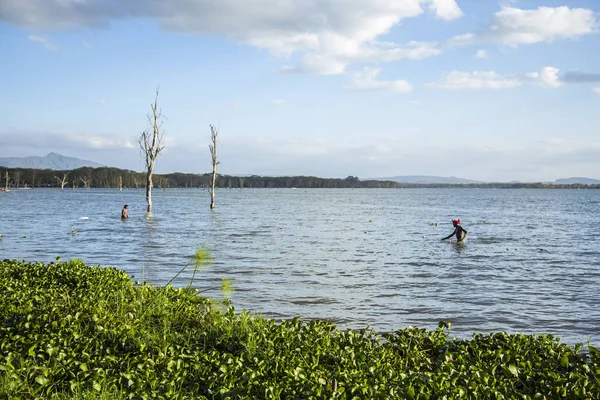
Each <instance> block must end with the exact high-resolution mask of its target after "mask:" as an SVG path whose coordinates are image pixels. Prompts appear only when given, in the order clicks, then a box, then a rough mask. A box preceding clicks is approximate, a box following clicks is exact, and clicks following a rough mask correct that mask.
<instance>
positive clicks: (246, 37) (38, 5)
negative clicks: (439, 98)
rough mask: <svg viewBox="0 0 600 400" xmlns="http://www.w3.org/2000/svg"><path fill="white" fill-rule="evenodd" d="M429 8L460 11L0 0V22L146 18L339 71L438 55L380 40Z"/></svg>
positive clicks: (405, 1) (381, 2)
mask: <svg viewBox="0 0 600 400" xmlns="http://www.w3.org/2000/svg"><path fill="white" fill-rule="evenodd" d="M426 10H430V11H431V12H433V13H434V14H435V15H436V16H438V17H439V18H442V19H453V18H457V17H458V16H460V15H461V14H462V12H461V11H460V8H459V7H458V5H457V4H456V1H455V0H401V1H389V0H320V1H306V0H253V1H251V2H248V1H245V0H220V1H217V2H215V1H213V0H196V1H189V0H170V1H168V2H164V1H156V0H137V1H135V2H118V1H100V0H86V1H82V0H20V1H18V2H7V1H6V0H4V1H0V20H5V21H8V22H10V23H13V24H17V25H21V26H24V27H27V28H34V29H51V30H64V29H69V28H74V27H99V26H103V25H107V24H108V23H110V22H111V21H113V20H118V19H131V18H140V19H142V18H144V19H153V20H155V21H156V22H158V23H159V24H160V25H161V26H162V27H163V28H164V29H168V30H172V31H179V32H185V33H198V34H214V35H222V36H226V37H229V38H230V39H232V40H234V41H236V42H239V43H245V44H249V45H253V46H256V47H259V48H262V49H266V50H268V51H269V52H271V53H272V54H275V55H278V56H291V55H298V56H299V57H300V58H301V59H302V65H300V66H294V67H290V68H287V69H286V70H287V71H294V72H310V73H321V74H340V73H343V72H344V71H345V68H346V66H347V65H350V64H352V63H366V62H378V61H392V60H398V59H421V58H425V57H431V56H435V55H438V54H440V52H441V50H439V49H438V48H437V45H436V44H435V43H417V42H414V43H409V44H408V45H406V46H400V45H398V44H395V43H380V42H378V38H379V37H380V36H382V35H385V34H386V33H388V32H389V31H390V30H391V29H392V28H393V27H394V26H397V25H398V24H400V23H401V22H402V20H404V19H407V18H414V17H417V16H420V15H422V14H423V13H424V12H425V11H426Z"/></svg>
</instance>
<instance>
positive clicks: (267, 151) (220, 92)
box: [0, 0, 600, 181]
mask: <svg viewBox="0 0 600 400" xmlns="http://www.w3.org/2000/svg"><path fill="white" fill-rule="evenodd" d="M599 12H600V2H599V1H596V0H569V1H566V0H563V1H554V0H540V1H537V0H527V1H525V0H520V1H519V0H517V1H508V0H507V1H494V0H478V1H475V0H456V1H455V0H396V1H393V0H220V1H218V2H215V1H212V0H170V1H169V2H164V1H160V0H137V1H135V2H133V1H130V2H129V1H127V2H125V1H117V0H0V54H1V59H2V62H0V89H1V92H2V96H0V110H2V118H0V156H17V157H20V156H32V155H37V156H42V155H45V154H47V153H49V152H51V151H54V152H58V153H61V154H64V155H68V156H75V157H79V158H84V159H89V160H92V161H96V162H100V163H103V164H107V165H110V166H116V167H120V168H129V169H133V170H138V171H141V170H142V169H143V160H142V157H141V155H140V151H139V147H138V145H137V136H138V134H139V132H141V131H142V130H143V129H145V128H146V127H147V126H146V114H147V113H148V112H149V111H150V103H151V102H152V100H153V98H154V92H155V90H156V88H157V86H158V87H160V97H159V104H160V107H161V109H162V112H163V114H164V115H165V116H166V120H165V122H164V128H165V136H164V144H166V147H165V150H164V152H163V153H162V154H161V156H160V158H159V159H158V161H157V164H156V169H157V172H174V171H181V172H200V173H203V172H209V171H210V169H211V166H210V160H209V152H208V142H209V134H210V131H209V124H214V125H216V126H217V127H219V130H220V133H219V146H218V150H219V159H220V161H221V165H220V168H219V170H220V172H221V173H224V174H259V175H316V176H321V177H346V176H348V175H355V176H359V177H361V178H369V177H388V176H395V175H441V176H458V177H463V178H471V179H479V180H486V181H511V180H521V181H540V180H554V179H557V178H563V177H570V176H586V177H591V178H600V135H599V134H598V128H599V127H600V67H598V66H600V52H599V51H598V49H599V48H600V37H599V35H598V29H599V26H600V25H599V21H600V18H599Z"/></svg>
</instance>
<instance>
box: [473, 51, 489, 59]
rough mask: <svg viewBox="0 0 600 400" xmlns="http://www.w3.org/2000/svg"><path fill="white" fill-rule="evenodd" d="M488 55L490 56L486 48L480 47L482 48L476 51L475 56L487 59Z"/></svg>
mask: <svg viewBox="0 0 600 400" xmlns="http://www.w3.org/2000/svg"><path fill="white" fill-rule="evenodd" d="M487 56H488V55H487V51H485V50H484V49H480V50H477V52H476V53H475V55H474V56H473V57H475V58H483V59H486V58H487Z"/></svg>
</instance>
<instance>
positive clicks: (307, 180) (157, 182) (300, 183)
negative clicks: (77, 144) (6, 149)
mask: <svg viewBox="0 0 600 400" xmlns="http://www.w3.org/2000/svg"><path fill="white" fill-rule="evenodd" d="M0 170H1V172H2V176H1V178H3V179H1V180H0V187H2V188H8V189H9V190H13V189H21V188H36V189H37V188H60V187H61V180H62V179H63V178H65V181H66V184H65V185H64V190H68V189H69V190H73V189H74V188H75V189H77V188H79V189H81V188H119V187H121V186H122V187H123V188H124V189H126V188H129V189H142V188H144V182H145V175H146V174H145V172H136V171H130V170H123V169H119V168H111V167H99V168H91V167H82V168H77V169H74V170H64V171H58V170H49V169H43V170H40V169H28V168H5V167H4V168H3V167H1V166H0ZM6 173H7V174H8V177H9V179H8V183H7V182H6V179H5V177H6ZM210 182H211V174H210V173H205V174H189V173H179V172H175V173H169V174H155V175H154V177H153V185H154V188H155V190H160V189H174V188H178V189H185V188H207V187H209V186H210ZM216 186H217V188H221V189H223V188H226V189H227V188H230V189H241V188H244V189H251V188H252V189H284V188H288V189H291V188H297V189H421V188H435V189H445V188H464V189H600V184H583V183H544V182H510V183H501V182H491V183H482V182H476V183H471V182H469V183H404V182H396V181H391V180H374V179H370V180H361V179H359V178H358V177H356V176H348V177H347V178H319V177H315V176H258V175H250V176H243V177H242V176H231V175H218V177H217V184H216Z"/></svg>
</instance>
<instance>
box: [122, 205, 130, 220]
mask: <svg viewBox="0 0 600 400" xmlns="http://www.w3.org/2000/svg"><path fill="white" fill-rule="evenodd" d="M127 207H128V206H127V204H125V205H124V206H123V211H121V219H127V218H129V211H127Z"/></svg>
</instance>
